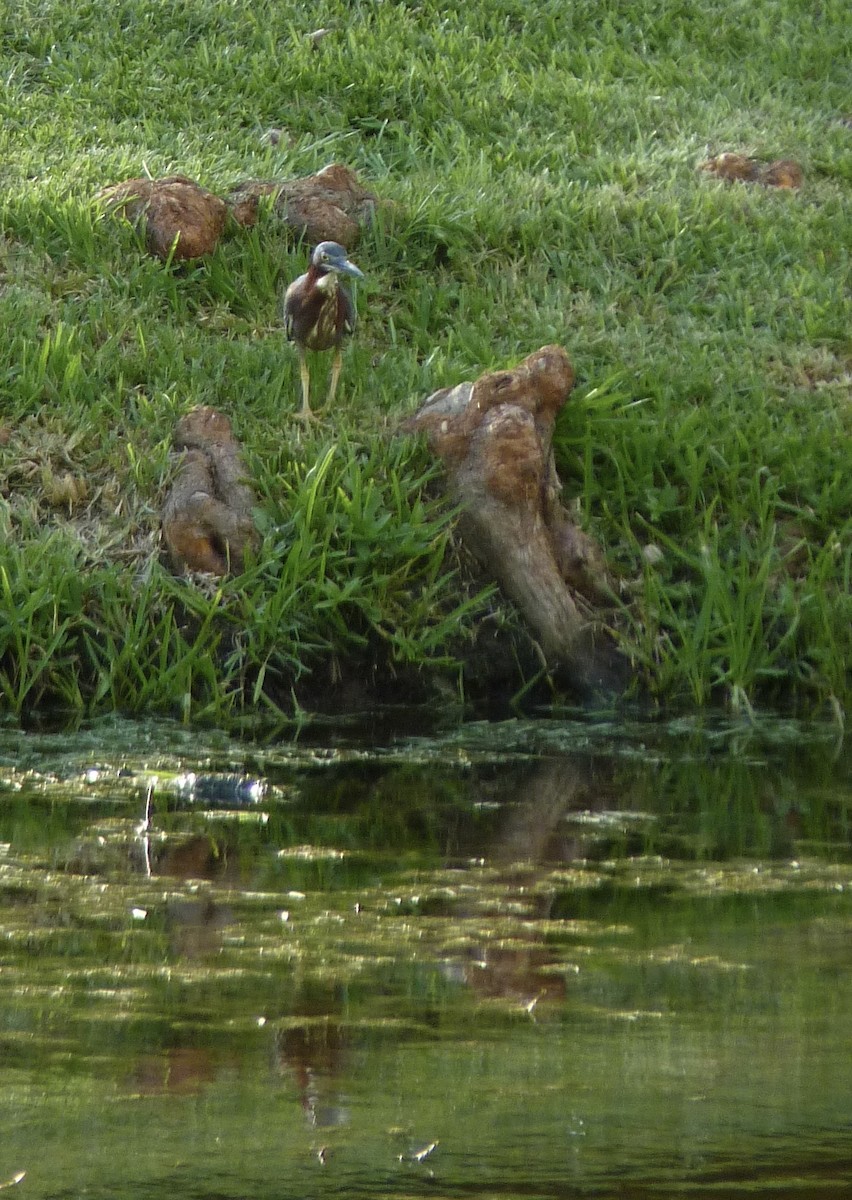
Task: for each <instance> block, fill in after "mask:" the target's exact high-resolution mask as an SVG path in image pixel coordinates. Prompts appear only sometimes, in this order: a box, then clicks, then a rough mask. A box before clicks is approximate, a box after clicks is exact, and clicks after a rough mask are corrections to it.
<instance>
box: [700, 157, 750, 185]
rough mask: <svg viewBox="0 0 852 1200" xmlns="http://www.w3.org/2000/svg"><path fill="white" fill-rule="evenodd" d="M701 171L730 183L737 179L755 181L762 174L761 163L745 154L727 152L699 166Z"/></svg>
mask: <svg viewBox="0 0 852 1200" xmlns="http://www.w3.org/2000/svg"><path fill="white" fill-rule="evenodd" d="M699 170H700V171H708V172H709V173H710V174H711V175H718V176H719V178H720V179H726V180H728V182H729V183H730V182H733V181H734V180H735V179H743V180H747V181H753V180H756V179H757V177H758V175H759V174H760V163H759V162H758V161H757V159H754V158H747V157H746V156H745V155H744V154H734V153H733V152H732V151H730V150H726V151H725V152H724V153H723V154H717V155H716V156H715V157H713V158H708V159H706V160H705V161H704V162H703V163H701V164H700V165H699Z"/></svg>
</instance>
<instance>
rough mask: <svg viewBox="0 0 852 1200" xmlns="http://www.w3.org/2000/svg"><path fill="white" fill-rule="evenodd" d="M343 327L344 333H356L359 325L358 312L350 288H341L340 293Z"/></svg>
mask: <svg viewBox="0 0 852 1200" xmlns="http://www.w3.org/2000/svg"><path fill="white" fill-rule="evenodd" d="M339 298H340V309H341V313H342V321H341V324H342V327H343V332H344V333H354V332H355V326H356V325H357V324H358V310H357V309H356V307H355V301H354V300H353V299H352V295H351V293H350V291H349V289H348V288H345V287H341V288H340V292H339Z"/></svg>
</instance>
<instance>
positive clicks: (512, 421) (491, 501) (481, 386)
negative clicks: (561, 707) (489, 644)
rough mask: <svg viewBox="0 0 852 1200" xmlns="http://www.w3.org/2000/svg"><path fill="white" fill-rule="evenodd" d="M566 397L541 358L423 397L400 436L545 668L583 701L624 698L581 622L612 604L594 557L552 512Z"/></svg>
mask: <svg viewBox="0 0 852 1200" xmlns="http://www.w3.org/2000/svg"><path fill="white" fill-rule="evenodd" d="M573 385H574V372H573V368H572V366H571V362H570V360H569V358H568V355H567V354H566V353H565V351H564V350H563V349H562V348H561V347H559V346H544V347H543V348H542V349H541V350H538V351H536V352H535V353H534V354H531V355H530V356H529V357H528V358H526V359H525V360H524V361H523V362H522V363H521V364H520V365H519V366H518V367H516V368H515V369H514V370H511V371H497V372H492V373H490V374H486V375H483V376H481V378H480V379H478V380H477V381H476V383H462V384H459V385H458V386H457V387H454V388H445V389H442V390H441V391H439V392H435V393H434V394H433V395H431V396H430V397H429V398H428V399H427V400H426V401H425V402H424V403H423V405H422V406H421V407H420V409H419V410H418V412H417V413H416V414H415V415H414V416H413V417H412V418H410V419H409V420H408V421H407V422H406V423H405V425H404V426H403V430H404V431H418V430H422V431H424V432H425V433H426V436H427V439H428V443H429V446H430V448H431V449H432V451H433V452H434V453H435V454H436V455H437V456H438V457H439V458H440V459H441V460H442V461H443V463H444V465H445V466H446V468H447V472H448V478H449V488H450V491H451V493H452V495H453V496H454V497H455V498H456V499H457V500H458V501H460V502H461V504H462V507H463V516H462V520H461V523H460V530H461V534H462V537H463V539H464V541H465V543H466V544H467V545H468V546H469V548H470V549H471V550H472V551H473V553H474V554H475V555H476V556H477V558H479V559H480V560H481V561H482V562H483V563H484V564H485V566H486V567H487V568H488V570H489V572H490V573H491V574H492V575H493V576H494V577H495V578H496V579H497V580H498V582H499V583H500V585H501V587H502V588H503V590H504V591H505V592H506V594H507V595H508V596H510V597H511V599H512V600H514V602H515V603H516V604H517V606H518V608H519V609H520V611H521V612H522V614H523V615H524V617H525V618H526V620H527V622H528V623H529V625H530V626H531V628H532V631H533V633H534V635H535V637H536V638H537V640H538V642H539V644H540V646H541V649H542V651H543V653H544V656H545V659H546V661H547V663H548V665H550V666H551V667H554V668H559V669H560V670H561V671H563V672H564V673H565V674H567V676H568V677H569V679H570V680H571V682H572V684H573V685H574V686H576V687H577V688H578V689H579V690H581V691H583V692H598V691H606V692H611V691H614V690H615V691H621V690H623V688H624V687H625V686H626V684H627V682H628V680H629V676H630V671H629V668H628V665H627V663H626V660H625V659H624V658H623V657H622V656H621V655H619V654H618V653H617V651H616V650H615V649H614V647H613V645H612V643H611V642H610V640H609V639H608V638H607V637H605V636H604V635H603V634H602V632H601V630H600V628H599V627H598V626H597V625H596V623H595V621H594V620H593V619H592V617H591V615H590V609H589V605H593V604H595V603H600V602H601V601H605V600H606V599H607V598H610V599H611V598H612V595H613V590H612V588H611V586H610V581H609V577H608V574H607V570H606V565H605V562H604V558H603V554H602V553H601V550H600V548H599V547H598V546H597V544H596V543H595V542H594V541H593V539H592V538H590V537H589V536H588V535H587V534H586V533H584V532H583V530H581V529H579V528H578V527H577V526H576V524H575V523H574V522H573V521H572V520H571V518H570V516H569V515H568V513H567V512H566V510H565V508H564V507H563V505H562V502H561V493H562V488H561V484H560V481H559V477H558V475H557V473H556V467H555V464H554V460H553V451H552V439H553V426H554V422H555V419H556V415H557V413H558V412H559V411H560V409H561V408H562V406H563V405H564V404H565V402H566V400H567V398H568V395H569V393H570V392H571V389H572V387H573Z"/></svg>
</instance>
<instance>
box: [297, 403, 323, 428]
mask: <svg viewBox="0 0 852 1200" xmlns="http://www.w3.org/2000/svg"><path fill="white" fill-rule="evenodd" d="M294 416H295V419H296V420H297V421H304V423H305V425H313V424H314V422H316V421H318V420H319V417H318V416H317V414H316V413H315V412H314V410H313V409H312V408H310V407H309V406H308V405H305V406H304V408H300V409H299V411H298V412H297V413H295V414H294Z"/></svg>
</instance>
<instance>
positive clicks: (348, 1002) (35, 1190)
mask: <svg viewBox="0 0 852 1200" xmlns="http://www.w3.org/2000/svg"><path fill="white" fill-rule="evenodd" d="M399 727H400V725H399V724H398V723H395V722H393V721H391V722H385V723H384V724H382V725H380V726H376V725H375V724H373V725H362V726H357V725H352V726H350V727H348V728H347V727H339V726H338V727H332V726H329V727H323V726H316V727H313V728H311V729H310V730H307V731H303V732H302V734H301V735H300V736H299V737H296V738H290V737H287V738H279V739H275V740H270V741H268V742H266V743H257V744H246V743H239V742H235V741H231V740H229V739H228V738H226V737H224V736H222V735H220V734H214V733H209V734H208V733H199V732H197V731H187V730H185V729H183V728H181V727H179V726H176V725H168V724H150V725H146V724H141V723H132V724H131V723H123V722H110V723H102V724H99V725H97V726H93V727H91V728H87V729H83V730H78V731H77V732H75V733H74V734H38V735H37V734H25V733H21V732H19V731H17V730H6V731H2V730H0V1113H2V1125H0V1129H2V1133H0V1183H7V1182H8V1183H10V1184H12V1189H11V1190H10V1192H9V1194H10V1195H20V1196H21V1197H37V1198H41V1197H71V1196H82V1195H85V1196H89V1197H101V1196H103V1197H107V1196H109V1197H117V1196H121V1197H128V1198H136V1197H138V1198H140V1200H141V1198H142V1197H165V1196H169V1197H172V1196H187V1197H199V1198H202V1197H203V1198H212V1197H216V1198H217V1200H218V1198H230V1197H245V1198H254V1197H299V1198H303V1197H314V1196H316V1197H323V1196H332V1195H333V1196H335V1197H350V1196H351V1197H377V1196H386V1197H409V1196H421V1195H424V1196H435V1197H443V1196H447V1197H461V1196H465V1197H480V1198H484V1197H497V1196H499V1197H527V1198H530V1197H575V1196H577V1197H580V1196H600V1197H655V1196H708V1197H734V1196H736V1197H739V1196H754V1195H766V1196H772V1197H776V1198H777V1197H788V1196H789V1197H796V1198H797V1200H802V1198H807V1200H814V1198H815V1197H841V1196H846V1195H850V1194H852V1129H851V1128H850V1122H852V985H850V978H851V976H850V966H852V939H850V932H852V905H850V896H852V840H850V796H852V789H850V786H849V757H848V753H847V752H846V751H845V750H844V747H843V745H842V743H841V742H840V741H839V740H838V738H837V734H836V730H833V729H832V728H829V727H821V726H810V725H800V724H797V723H795V722H785V721H778V720H773V721H769V720H767V721H763V722H757V723H753V724H751V725H748V726H740V725H735V724H731V723H726V722H715V723H712V722H707V721H698V720H684V721H681V722H670V723H667V724H648V723H646V724H643V723H640V722H636V723H630V722H625V721H623V720H621V721H618V722H615V721H610V720H607V719H603V718H601V719H594V718H585V719H582V720H578V719H568V718H566V719H565V720H558V719H552V718H551V719H548V720H540V721H533V720H531V721H511V722H505V723H502V724H476V725H467V726H461V727H459V728H453V729H450V730H448V731H444V732H442V733H438V734H432V735H430V736H428V737H426V736H420V737H414V736H411V734H410V733H407V734H406V735H405V736H402V735H400V734H399V733H395V732H394V729H395V728H399ZM21 1173H25V1174H23V1178H21V1179H20V1181H19V1182H18V1183H16V1184H15V1183H13V1181H14V1180H15V1179H17V1178H18V1177H19V1176H20V1175H21Z"/></svg>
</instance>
